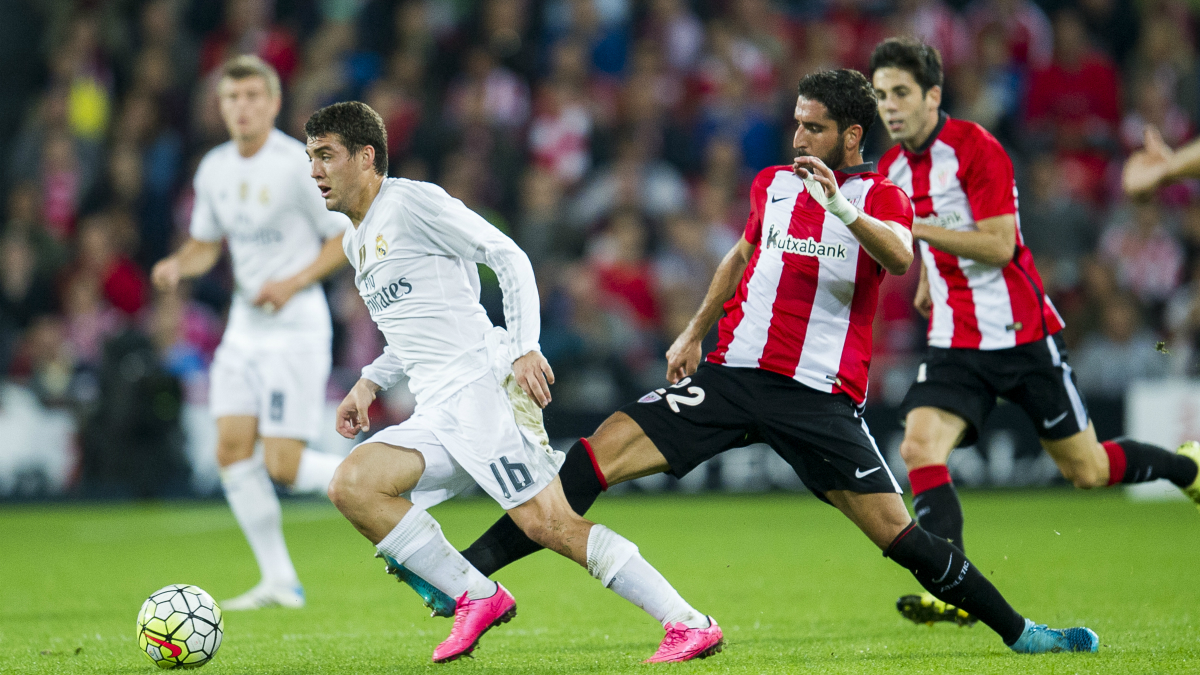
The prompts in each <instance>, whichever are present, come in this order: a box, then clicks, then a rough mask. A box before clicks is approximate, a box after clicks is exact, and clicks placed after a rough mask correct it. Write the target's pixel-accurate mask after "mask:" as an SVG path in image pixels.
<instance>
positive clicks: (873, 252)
mask: <svg viewBox="0 0 1200 675" xmlns="http://www.w3.org/2000/svg"><path fill="white" fill-rule="evenodd" d="M847 227H849V228H850V233H851V234H853V235H854V237H855V238H856V239H858V243H859V244H861V245H862V247H863V249H865V250H866V252H867V254H868V255H870V256H871V257H872V258H874V259H875V261H876V262H878V263H879V264H880V265H883V268H884V269H885V270H887V271H888V272H889V273H891V274H895V275H901V274H904V273H905V272H907V271H908V267H909V265H912V261H913V252H912V235H911V234H909V233H908V231H907V230H904V229H903V228H899V227H898V226H893V225H891V224H889V223H885V222H883V221H882V220H879V219H878V218H874V217H872V216H868V215H867V214H865V213H863V212H862V211H859V214H858V220H855V221H854V222H853V223H850V224H849V225H848V226H847ZM897 230H900V231H897Z"/></svg>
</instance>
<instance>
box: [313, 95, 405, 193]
mask: <svg viewBox="0 0 1200 675" xmlns="http://www.w3.org/2000/svg"><path fill="white" fill-rule="evenodd" d="M333 134H336V135H337V137H338V138H340V139H341V141H342V145H344V146H346V149H347V150H349V151H350V154H352V155H353V154H355V153H357V152H358V151H359V150H362V149H363V148H365V147H367V146H368V145H369V146H371V147H372V148H375V173H376V174H378V175H380V176H386V175H387V171H388V155H387V128H386V127H384V125H383V118H382V117H380V116H379V113H377V112H375V111H374V110H372V109H371V106H369V105H367V104H366V103H363V102H361V101H343V102H341V103H334V104H333V105H328V106H325V107H324V108H321V109H320V110H318V111H317V112H315V113H313V114H312V116H311V117H309V118H308V121H307V122H305V123H304V135H305V136H308V138H309V139H313V138H319V137H321V136H329V135H333Z"/></svg>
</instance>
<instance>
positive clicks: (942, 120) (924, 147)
mask: <svg viewBox="0 0 1200 675" xmlns="http://www.w3.org/2000/svg"><path fill="white" fill-rule="evenodd" d="M949 119H950V116H949V115H947V114H946V111H944V110H939V111H938V123H937V126H936V127H934V128H933V133H931V134H929V138H926V139H925V142H924V143H922V144H921V147H919V148H917V149H916V150H914V151H911V152H910V151H909V150H908V149H907V148H904V152H905V154H908V155H923V154H925V153H927V152H929V148H932V147H933V143H934V141H936V140H937V137H938V134H940V133H942V127H944V126H946V120H949Z"/></svg>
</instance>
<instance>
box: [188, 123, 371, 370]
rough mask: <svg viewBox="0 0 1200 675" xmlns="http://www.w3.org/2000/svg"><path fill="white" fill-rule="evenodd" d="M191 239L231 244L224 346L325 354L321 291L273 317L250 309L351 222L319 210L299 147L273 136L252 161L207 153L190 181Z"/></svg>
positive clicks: (310, 291)
mask: <svg viewBox="0 0 1200 675" xmlns="http://www.w3.org/2000/svg"><path fill="white" fill-rule="evenodd" d="M195 187H196V203H195V206H194V207H193V208H192V224H191V235H192V238H194V239H198V240H200V241H210V242H211V241H220V240H221V239H222V238H224V239H226V240H228V242H229V254H230V256H231V257H232V259H233V277H234V282H235V283H236V286H237V287H236V289H235V290H234V294H233V303H232V305H231V307H230V308H229V325H228V326H227V327H226V329H225V338H224V339H225V340H226V341H229V342H233V343H238V344H243V345H247V346H249V347H268V348H272V349H274V348H296V347H301V348H307V347H313V348H326V349H327V348H328V346H329V343H330V341H331V340H332V335H333V329H332V325H331V322H330V318H329V305H328V303H326V301H325V291H324V290H323V289H322V288H321V285H320V284H313V285H311V286H309V287H308V288H305V289H304V290H302V291H300V292H298V293H296V295H294V296H292V298H291V300H289V301H288V303H287V304H286V305H284V306H283V307H281V308H279V310H278V311H276V312H275V313H270V312H267V311H266V310H264V309H260V308H258V307H255V306H254V305H253V301H254V298H255V297H256V296H257V295H258V291H259V289H261V288H262V285H263V284H264V283H265V282H267V281H273V280H279V279H286V278H288V277H290V276H292V275H294V274H296V273H298V272H299V271H301V270H303V269H304V268H305V267H308V266H309V265H311V264H312V262H313V261H314V260H316V258H317V255H318V254H319V253H320V250H321V245H322V242H323V240H325V239H327V238H329V237H340V236H341V235H342V233H343V232H345V230H346V228H347V227H349V225H350V219H349V218H347V217H345V216H344V215H342V214H340V213H333V212H331V211H329V210H327V209H326V208H325V200H324V199H322V198H321V191H320V190H319V189H318V188H317V185H316V182H315V181H314V180H313V179H312V178H311V177H310V176H309V163H308V155H307V154H306V153H305V151H304V144H303V143H301V142H299V141H297V140H295V139H294V138H291V137H289V136H287V135H286V134H284V133H283V132H281V131H279V130H277V129H273V130H272V131H271V135H270V136H269V137H268V138H267V142H266V144H264V145H263V147H262V148H261V149H259V151H258V152H257V153H255V154H254V155H253V156H252V157H242V156H241V155H240V154H238V151H237V146H236V145H235V144H234V143H233V142H232V141H229V142H227V143H223V144H221V145H219V146H217V147H216V148H213V149H212V150H211V151H210V152H209V153H208V154H207V155H205V156H204V159H203V160H202V161H201V162H200V167H199V168H198V169H197V170H196V177H195Z"/></svg>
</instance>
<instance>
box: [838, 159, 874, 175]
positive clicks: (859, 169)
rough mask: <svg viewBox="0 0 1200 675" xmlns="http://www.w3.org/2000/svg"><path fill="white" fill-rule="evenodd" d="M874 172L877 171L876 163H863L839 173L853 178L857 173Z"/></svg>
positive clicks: (841, 170) (840, 170)
mask: <svg viewBox="0 0 1200 675" xmlns="http://www.w3.org/2000/svg"><path fill="white" fill-rule="evenodd" d="M873 171H875V162H863V163H862V164H855V165H854V166H848V167H846V168H844V169H838V173H844V174H846V175H848V176H853V175H854V174H856V173H872V172H873Z"/></svg>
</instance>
